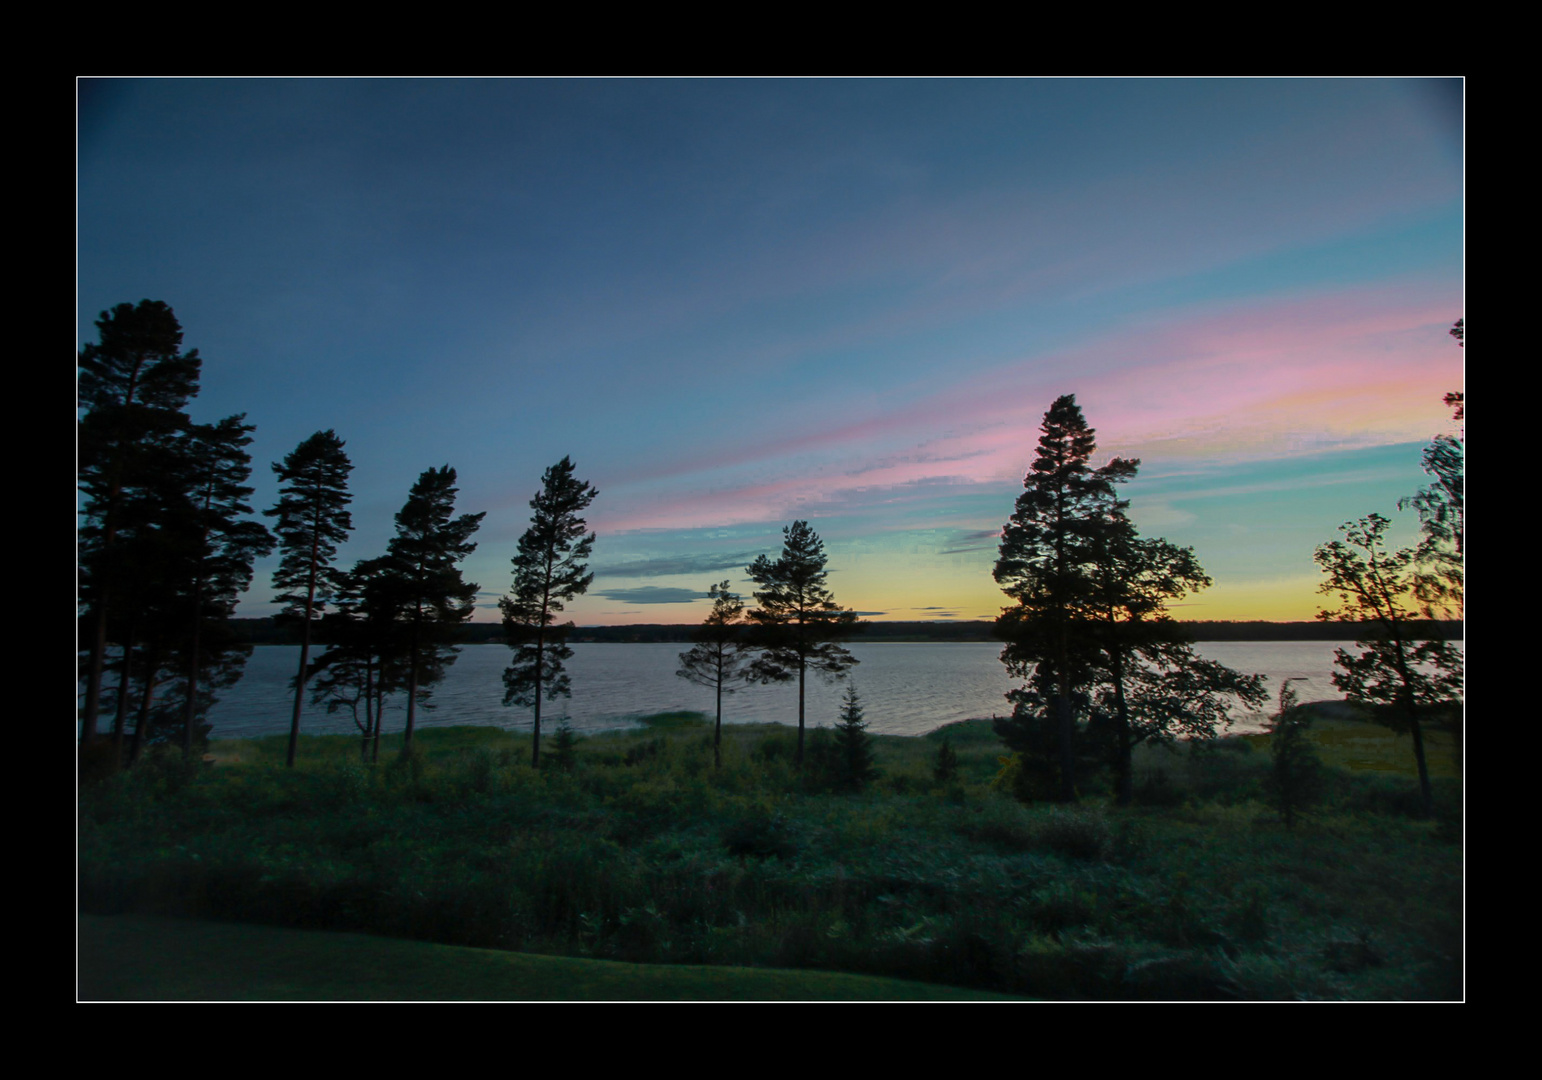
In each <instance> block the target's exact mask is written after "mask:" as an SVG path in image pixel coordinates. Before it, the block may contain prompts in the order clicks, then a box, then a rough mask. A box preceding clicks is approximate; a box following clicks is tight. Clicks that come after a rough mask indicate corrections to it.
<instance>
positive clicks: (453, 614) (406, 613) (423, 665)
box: [375, 465, 487, 755]
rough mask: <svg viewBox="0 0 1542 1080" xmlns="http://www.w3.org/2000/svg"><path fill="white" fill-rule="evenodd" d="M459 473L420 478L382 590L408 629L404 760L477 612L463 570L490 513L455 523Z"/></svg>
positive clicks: (444, 470)
mask: <svg viewBox="0 0 1542 1080" xmlns="http://www.w3.org/2000/svg"><path fill="white" fill-rule="evenodd" d="M456 490H457V489H456V487H455V470H454V469H452V468H450V467H449V466H448V465H444V466H442V467H440V468H438V469H429V470H427V471H426V472H424V473H423V474H422V475H421V476H419V477H418V481H417V483H415V484H413V485H412V491H411V492H410V493H409V494H408V496H407V502H406V504H405V505H404V506H403V507H402V508H401V511H400V512H399V513H398V514H397V515H396V535H395V536H394V537H392V538H391V541H390V543H389V544H388V545H387V548H386V557H385V562H384V563H383V565H382V567H381V572H380V574H379V577H378V579H377V582H376V585H375V587H376V588H377V589H378V595H379V596H380V598H381V602H382V603H383V604H384V605H386V606H387V607H388V610H389V611H390V612H391V614H392V616H393V617H392V621H393V622H395V623H398V624H400V632H401V642H402V651H403V653H404V654H405V655H404V657H403V661H404V668H405V676H406V681H407V726H406V729H405V733H404V735H403V740H402V753H403V755H406V754H409V753H410V752H411V749H412V733H413V725H414V722H415V720H416V716H417V711H416V710H417V706H418V699H419V697H420V692H421V690H422V689H425V688H427V687H430V686H432V685H433V684H434V683H436V682H438V681H439V680H440V679H441V678H443V677H444V672H445V669H446V668H447V667H449V666H450V665H451V664H453V663H454V662H455V658H456V656H457V655H458V654H459V650H458V649H456V648H455V647H454V646H453V645H451V644H450V642H451V640H453V638H454V636H455V633H456V631H457V630H459V628H460V627H461V626H462V625H464V624H465V623H466V622H467V621H468V620H469V619H470V618H471V615H472V612H473V611H475V610H476V594H477V586H476V584H475V583H474V582H466V581H462V580H461V576H460V575H461V572H460V567H459V566H458V565H457V564H458V563H459V562H460V561H461V560H462V559H464V558H465V557H466V556H467V555H470V554H471V553H472V552H473V551H475V550H476V544H474V543H472V542H471V537H472V535H473V534H474V533H475V532H476V531H477V527H478V526H479V525H481V523H482V519H483V518H484V517H486V516H487V515H486V513H481V514H462V515H461V516H459V517H455V516H454V514H455V495H456Z"/></svg>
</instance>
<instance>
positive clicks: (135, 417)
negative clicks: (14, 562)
mask: <svg viewBox="0 0 1542 1080" xmlns="http://www.w3.org/2000/svg"><path fill="white" fill-rule="evenodd" d="M96 328H97V332H98V341H97V343H96V344H90V345H86V346H85V347H84V348H83V349H81V351H80V355H79V357H78V359H77V361H76V364H77V368H78V370H79V380H78V383H77V395H78V399H77V404H78V407H79V408H80V410H81V411H82V416H81V420H80V428H79V433H78V437H79V445H78V451H79V458H78V461H79V475H78V482H79V488H80V492H81V494H82V496H83V497H84V503H83V506H82V510H81V527H80V536H79V543H80V552H79V555H80V570H81V587H80V600H81V603H82V604H83V606H84V607H85V609H86V610H85V617H84V625H83V626H82V636H83V638H84V640H85V652H86V658H85V665H84V666H85V702H84V705H83V708H82V710H81V746H82V748H83V749H84V748H85V747H88V746H89V745H90V744H91V742H92V740H93V739H94V738H95V737H96V734H97V718H98V713H99V712H100V708H101V690H102V672H103V669H104V666H105V664H106V662H107V646H108V638H109V621H110V620H111V619H112V618H113V612H114V607H115V597H116V596H117V595H118V594H119V593H120V591H122V590H125V589H128V588H131V587H133V586H134V584H135V583H136V582H138V581H140V580H141V575H140V573H139V572H138V571H137V570H136V569H135V568H134V567H133V566H131V565H129V564H128V562H127V561H126V560H125V559H124V558H123V557H122V555H123V553H122V552H120V551H119V550H118V548H119V544H118V541H119V539H120V536H121V535H122V532H123V529H124V528H125V526H126V525H127V524H128V523H129V519H131V518H132V519H135V520H136V522H137V524H138V525H139V526H140V527H141V529H154V528H156V527H158V526H157V523H156V522H155V521H154V520H153V513H152V511H153V509H154V504H155V502H156V500H155V499H154V498H153V497H147V493H146V489H147V488H154V487H155V486H156V485H157V483H158V477H159V474H161V473H162V470H163V467H164V460H163V459H164V457H165V454H166V450H167V444H168V442H169V441H170V440H172V439H173V438H175V436H176V435H177V433H178V432H180V431H182V430H184V429H185V428H186V426H187V424H188V418H187V414H186V412H185V409H186V407H187V402H188V400H189V399H190V398H192V397H194V396H196V395H197V393H198V375H199V370H200V366H201V363H202V362H201V361H200V359H199V357H198V350H197V349H193V350H190V351H188V352H185V353H184V352H182V326H181V324H180V323H178V322H177V317H176V315H175V314H174V313H173V312H172V310H171V308H170V307H168V306H167V305H166V304H165V303H163V302H161V301H159V300H141V301H140V302H139V304H138V305H134V304H119V305H117V306H116V307H114V308H113V309H112V310H111V311H104V312H102V313H101V317H100V318H98V319H97V321H96ZM134 502H137V503H138V506H137V508H130V506H129V505H128V504H129V503H134ZM129 614H130V616H132V614H133V612H132V610H131V611H130V612H129ZM130 622H132V618H130V619H129V620H120V621H119V622H118V625H119V626H120V627H123V626H127V625H128V624H129V623H130ZM119 644H120V645H122V646H123V651H122V660H123V661H124V662H126V661H127V654H128V652H129V651H130V650H131V649H132V648H133V645H132V642H119ZM121 666H122V665H121V664H120V667H121ZM119 682H120V694H119V697H120V701H121V700H122V699H123V695H124V693H125V692H126V688H125V687H124V686H123V685H122V684H123V679H122V678H121V677H120V680H119ZM120 715H121V709H120Z"/></svg>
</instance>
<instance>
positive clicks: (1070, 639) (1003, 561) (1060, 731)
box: [995, 394, 1139, 802]
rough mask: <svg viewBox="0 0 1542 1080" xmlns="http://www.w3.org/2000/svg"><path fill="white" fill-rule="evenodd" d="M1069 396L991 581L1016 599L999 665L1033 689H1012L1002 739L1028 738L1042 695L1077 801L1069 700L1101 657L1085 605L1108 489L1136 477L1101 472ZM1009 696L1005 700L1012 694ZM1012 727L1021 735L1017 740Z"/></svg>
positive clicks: (1054, 412) (1065, 788)
mask: <svg viewBox="0 0 1542 1080" xmlns="http://www.w3.org/2000/svg"><path fill="white" fill-rule="evenodd" d="M1094 435H1095V433H1094V431H1093V429H1092V428H1090V427H1088V426H1087V422H1086V420H1085V419H1084V418H1083V416H1082V411H1081V409H1080V408H1079V407H1078V406H1077V404H1076V398H1075V396H1074V395H1071V394H1066V395H1064V396H1062V397H1060V398H1057V399H1056V400H1055V403H1054V404H1053V405H1051V406H1050V409H1049V411H1048V412H1046V413H1045V414H1044V420H1043V423H1042V425H1041V428H1040V436H1039V447H1038V456H1037V457H1036V458H1035V459H1034V462H1033V464H1032V466H1030V468H1029V470H1028V473H1027V475H1026V476H1025V477H1024V479H1023V493H1022V494H1021V495H1019V496H1018V498H1017V505H1016V508H1015V510H1014V512H1013V514H1012V516H1011V518H1010V519H1008V521H1007V523H1006V525H1005V526H1004V527H1003V529H1002V533H1001V547H1000V557H999V558H998V559H997V561H996V569H995V578H996V581H997V583H998V584H999V585H1000V586H1001V588H1002V591H1003V592H1005V593H1006V594H1007V595H1008V596H1009V597H1011V598H1012V600H1013V601H1014V604H1015V606H1013V607H1011V608H1008V609H1007V610H1005V611H1004V612H1002V614H1001V617H1000V618H998V619H997V621H996V628H997V633H998V634H999V635H1000V636H1001V637H1002V638H1004V639H1005V640H1006V642H1007V644H1006V647H1005V648H1003V649H1002V652H1001V660H1002V663H1004V664H1005V665H1006V668H1007V672H1008V674H1009V675H1011V676H1012V677H1014V678H1020V679H1023V680H1025V681H1027V682H1028V683H1029V684H1030V686H1031V687H1032V689H1029V688H1027V687H1025V688H1024V689H1023V690H1020V691H1014V692H1013V693H1014V694H1015V695H1016V696H1015V697H1014V698H1013V701H1014V709H1013V714H1014V715H1013V718H1012V719H1010V720H1006V721H1004V722H1000V723H998V725H997V727H998V730H1000V731H1001V732H1002V734H1003V737H1004V738H1007V739H1008V740H1009V745H1010V740H1011V738H1013V737H1020V739H1027V738H1029V737H1030V735H1031V733H1030V732H1028V731H1027V730H1026V729H1027V728H1028V727H1037V726H1038V725H1039V723H1040V721H1039V720H1038V719H1037V717H1038V715H1039V705H1038V702H1039V701H1041V700H1043V699H1046V698H1047V703H1048V705H1049V707H1050V712H1051V715H1052V720H1051V723H1052V726H1053V730H1054V737H1055V741H1056V744H1057V746H1058V758H1059V774H1060V775H1059V792H1060V798H1061V799H1062V800H1063V801H1066V802H1072V801H1074V800H1075V799H1076V765H1075V754H1076V750H1075V736H1076V722H1075V717H1074V714H1073V694H1074V693H1075V692H1076V691H1077V690H1078V688H1081V687H1085V686H1086V685H1087V684H1088V682H1089V681H1090V678H1091V667H1092V663H1093V661H1094V657H1095V654H1096V651H1097V648H1096V643H1095V641H1094V640H1093V639H1092V637H1091V635H1089V633H1088V632H1087V631H1088V625H1087V624H1088V619H1087V615H1086V607H1087V604H1088V602H1089V600H1090V599H1091V597H1092V593H1093V586H1094V567H1095V564H1096V543H1097V540H1098V538H1099V534H1100V533H1101V531H1102V530H1103V529H1104V528H1105V527H1106V525H1107V522H1108V519H1109V516H1110V515H1111V514H1112V513H1113V512H1115V511H1116V510H1117V508H1118V500H1117V499H1116V498H1115V495H1114V484H1116V483H1119V482H1121V481H1123V480H1126V479H1128V478H1129V477H1130V476H1132V475H1134V472H1135V468H1136V466H1137V465H1139V462H1138V461H1127V460H1124V459H1121V458H1115V459H1114V460H1112V461H1111V462H1109V463H1108V464H1107V465H1105V466H1104V467H1103V468H1101V469H1094V468H1092V466H1091V464H1090V462H1091V458H1092V453H1093V450H1094V449H1095V448H1096V441H1095V438H1094ZM1009 696H1011V695H1009ZM1014 727H1020V728H1024V730H1023V731H1021V732H1016V734H1015V735H1014Z"/></svg>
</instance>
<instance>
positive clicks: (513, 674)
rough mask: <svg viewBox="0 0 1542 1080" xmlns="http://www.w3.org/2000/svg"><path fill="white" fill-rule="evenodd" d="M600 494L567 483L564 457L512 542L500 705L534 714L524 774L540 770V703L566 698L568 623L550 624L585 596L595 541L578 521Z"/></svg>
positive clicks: (503, 604)
mask: <svg viewBox="0 0 1542 1080" xmlns="http://www.w3.org/2000/svg"><path fill="white" fill-rule="evenodd" d="M598 494H599V492H598V491H596V490H595V488H594V487H593V486H592V485H590V484H588V483H585V482H584V481H582V480H578V479H576V478H575V477H574V476H573V462H572V460H571V459H569V458H567V457H564V458H563V459H562V460H561V461H559V462H557V464H555V465H553V466H552V467H551V468H549V469H547V470H546V472H545V473H544V474H543V475H542V477H541V490H540V491H538V492H536V494H535V497H534V498H533V499H531V500H530V508H531V509H532V510H534V511H535V513H533V514H532V515H531V516H530V528H529V529H527V530H525V535H524V536H521V537H520V538H519V554H517V555H515V556H514V559H513V563H514V584H513V587H512V588H511V589H510V592H509V595H507V596H505V597H504V598H503V599H502V600H501V601H499V607H500V608H502V610H503V628H504V637H505V639H506V640H507V642H508V644H509V647H510V648H511V649H513V650H514V658H513V662H512V663H510V664H509V666H508V667H507V668H506V669H505V670H504V672H503V687H504V692H503V703H504V705H512V706H518V707H520V708H531V707H533V708H534V710H535V723H534V727H533V733H532V735H531V743H530V767H531V768H533V769H538V768H540V767H541V699H542V697H545V698H546V700H548V701H555V700H556V699H557V698H558V697H570V696H572V693H573V691H572V687H571V685H570V682H569V679H568V675H567V672H566V671H565V670H564V668H563V662H564V661H565V660H568V659H570V658H571V657H572V655H573V650H572V649H571V648H569V647H568V644H567V635H568V631H569V630H571V629H572V626H573V624H572V623H566V624H563V625H558V624H557V615H558V614H559V613H561V612H562V611H563V609H564V607H565V605H566V603H567V601H569V600H571V599H573V598H574V597H575V596H581V595H583V594H584V593H585V592H587V591H588V589H589V583H590V582H591V581H593V580H594V575H593V574H592V573H590V572H589V563H588V559H589V553H590V551H591V550H593V548H594V539H595V534H594V533H592V532H589V533H586V529H587V525H586V524H585V522H584V519H583V518H582V517H581V516H580V514H581V513H582V512H583V511H584V510H586V509H588V507H589V504H590V503H592V502H593V501H594V497H595V496H596V495H598Z"/></svg>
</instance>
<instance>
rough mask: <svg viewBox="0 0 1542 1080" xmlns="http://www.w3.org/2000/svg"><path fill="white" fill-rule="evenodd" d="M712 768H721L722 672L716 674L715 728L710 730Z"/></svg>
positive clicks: (720, 670)
mask: <svg viewBox="0 0 1542 1080" xmlns="http://www.w3.org/2000/svg"><path fill="white" fill-rule="evenodd" d="M712 767H713V768H714V769H720V768H722V767H723V671H722V668H721V666H719V668H718V673H717V726H716V727H714V728H713V729H712Z"/></svg>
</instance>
